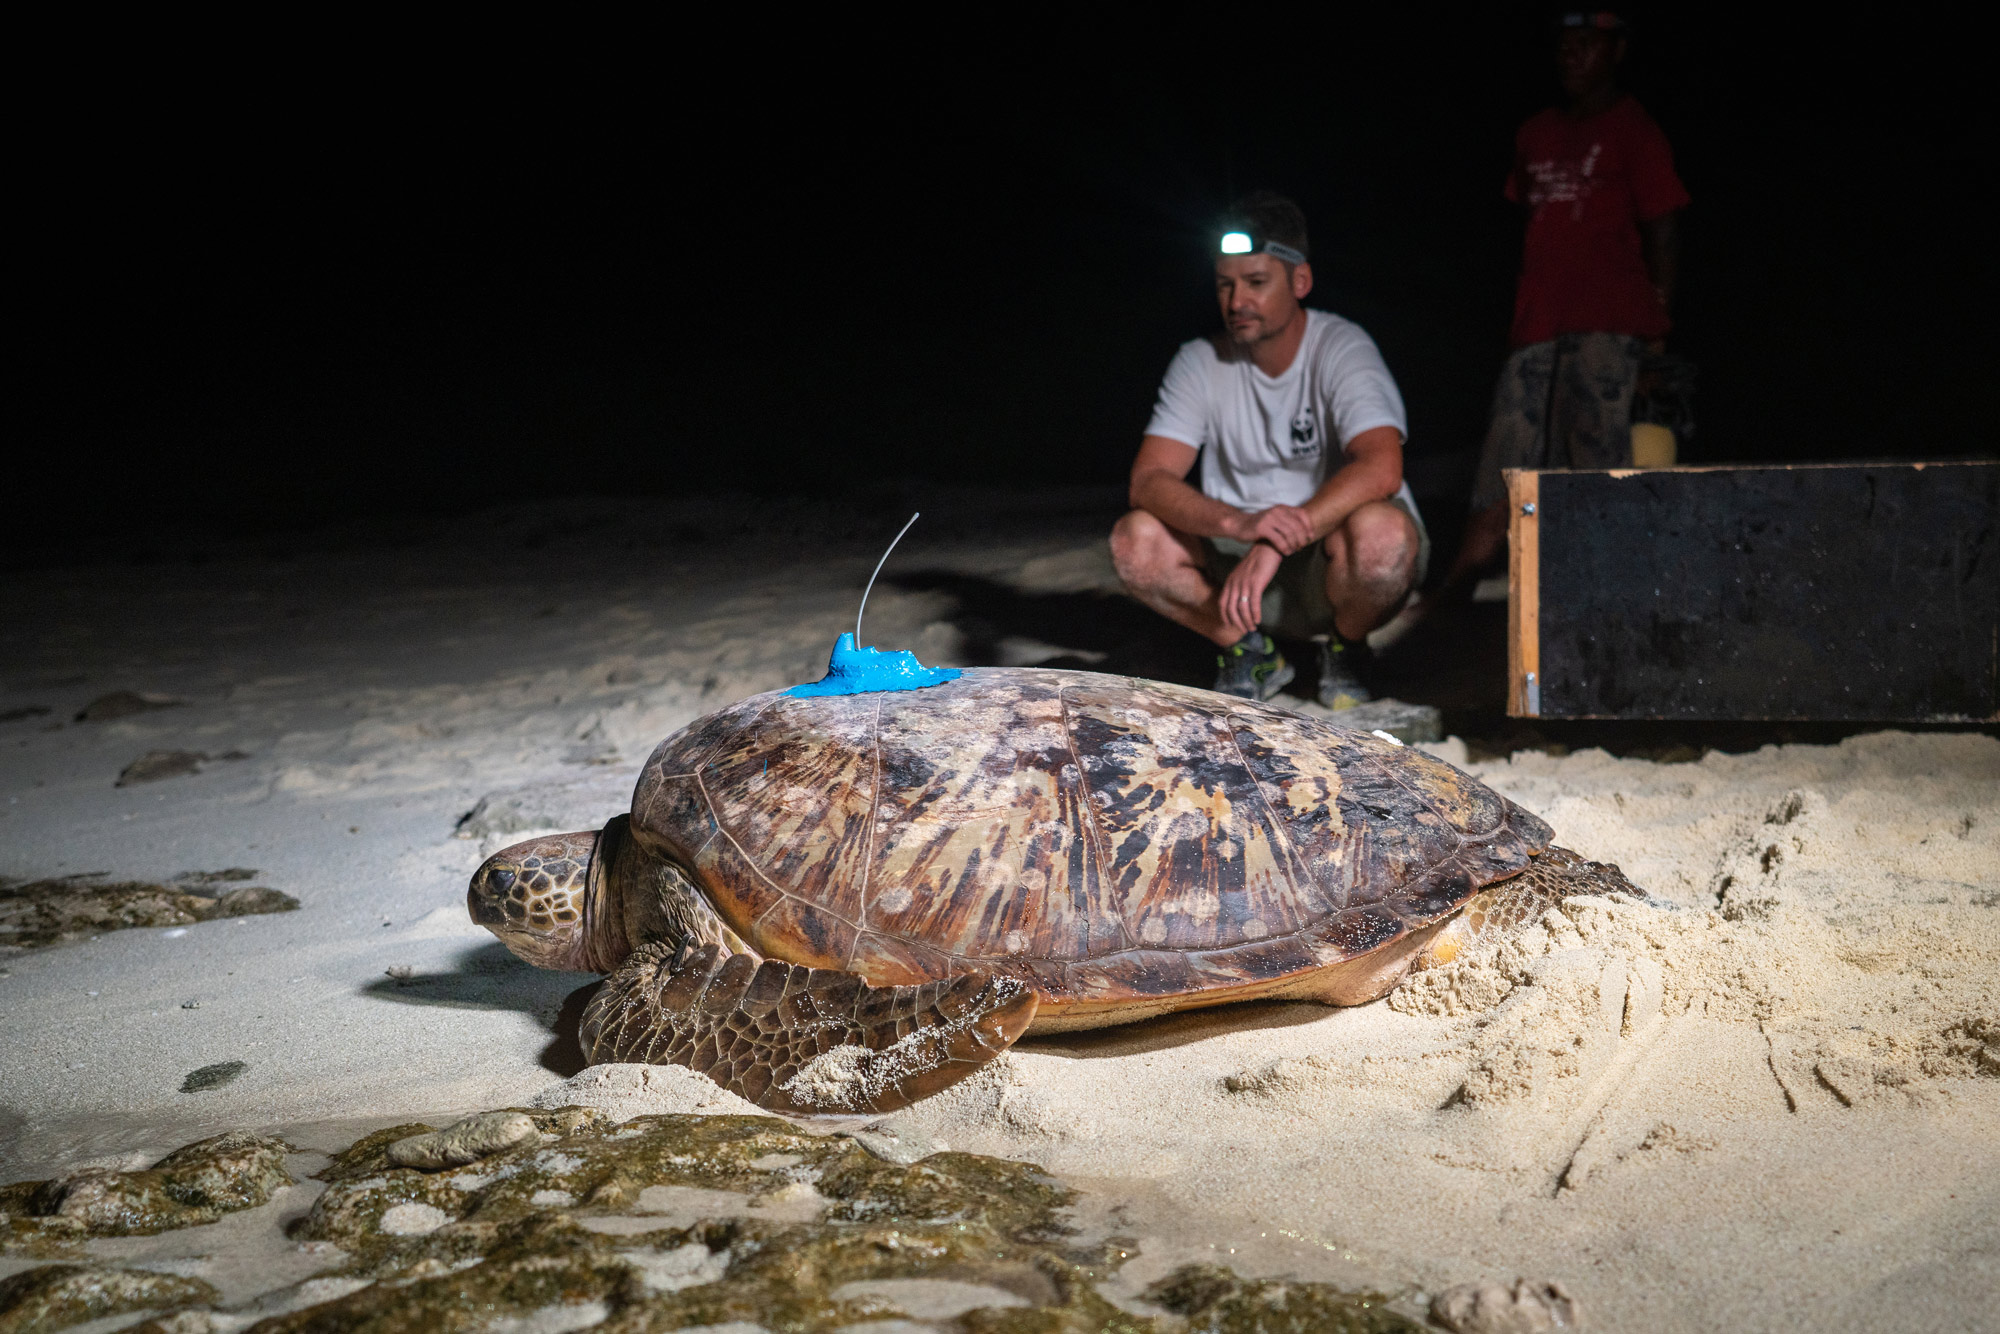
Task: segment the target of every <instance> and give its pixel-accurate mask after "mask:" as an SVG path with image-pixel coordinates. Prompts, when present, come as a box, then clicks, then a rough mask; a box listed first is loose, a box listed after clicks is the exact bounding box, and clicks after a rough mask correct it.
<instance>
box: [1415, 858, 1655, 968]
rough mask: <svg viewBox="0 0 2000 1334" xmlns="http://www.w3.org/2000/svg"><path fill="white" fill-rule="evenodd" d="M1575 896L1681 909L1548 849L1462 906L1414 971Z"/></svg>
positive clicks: (1524, 924)
mask: <svg viewBox="0 0 2000 1334" xmlns="http://www.w3.org/2000/svg"><path fill="white" fill-rule="evenodd" d="M1579 894H1596V895H1601V896H1603V897H1605V898H1614V899H1631V900H1633V901H1635V902H1638V903H1643V904H1645V905H1646V906H1647V907H1650V908H1662V909H1667V910H1673V909H1676V908H1677V907H1678V906H1679V905H1677V904H1673V903H1669V902H1667V901H1665V900H1664V899H1656V898H1654V897H1653V896H1652V895H1651V894H1648V893H1647V892H1646V891H1645V890H1643V889H1640V888H1639V887H1638V886H1637V885H1635V884H1633V883H1632V882H1631V881H1630V880H1628V879H1626V878H1625V872H1623V871H1621V870H1620V869H1618V867H1617V865H1616V864H1614V863H1612V862H1594V861H1591V860H1590V859H1589V858H1587V857H1584V856H1582V855H1581V854H1579V853H1575V852H1571V851H1570V850H1569V849H1568V848H1559V847H1555V846H1553V845H1551V846H1550V847H1548V848H1546V849H1544V850H1543V851H1542V852H1540V853H1538V854H1537V855H1536V856H1535V857H1534V858H1533V859H1532V860H1530V861H1529V863H1528V867H1527V869H1526V870H1524V871H1522V872H1521V874H1519V875H1517V876H1513V877H1510V878H1509V879H1506V880H1502V881H1500V882H1499V883H1497V884H1492V885H1488V886H1487V887H1486V888H1485V889H1482V890H1480V891H1479V892H1478V893H1477V894H1474V895H1473V896H1472V897H1471V898H1469V899H1467V900H1466V901H1465V907H1464V909H1463V910H1461V911H1460V913H1459V915H1458V916H1457V917H1455V918H1453V919H1452V921H1451V922H1450V924H1449V925H1447V926H1446V927H1445V929H1444V930H1442V931H1440V932H1438V934H1437V935H1436V936H1434V937H1433V938H1432V939H1431V943H1430V945H1429V947H1428V948H1426V949H1425V951H1424V952H1423V953H1422V954H1421V955H1419V956H1418V958H1417V960H1416V962H1415V964H1414V965H1412V967H1413V968H1415V969H1423V968H1435V967H1437V966H1438V965H1439V964H1446V963H1450V962H1451V961H1452V960H1453V959H1456V958H1457V957H1458V956H1459V955H1461V954H1463V953H1465V952H1466V951H1467V950H1470V949H1474V948H1477V947H1478V946H1480V945H1484V944H1487V943H1488V942H1491V941H1495V940H1500V939H1503V938H1504V937H1507V936H1510V935H1513V934H1515V933H1516V932H1519V931H1524V930H1526V929H1527V928H1528V927H1530V926H1532V925H1534V924H1535V923H1536V922H1539V921H1541V920H1542V914H1543V913H1545V912H1547V911H1548V910H1549V909H1550V908H1553V907H1555V906H1556V905H1557V904H1558V903H1561V902H1562V901H1563V900H1564V899H1568V898H1574V897H1576V896H1577V895H1579Z"/></svg>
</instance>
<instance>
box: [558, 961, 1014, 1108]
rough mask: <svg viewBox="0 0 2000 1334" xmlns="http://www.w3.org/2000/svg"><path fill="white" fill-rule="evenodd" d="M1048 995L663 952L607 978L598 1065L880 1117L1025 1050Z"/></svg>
mask: <svg viewBox="0 0 2000 1334" xmlns="http://www.w3.org/2000/svg"><path fill="white" fill-rule="evenodd" d="M1035 1005H1036V997H1035V993H1034V992H1033V991H1032V990H1031V989H1029V988H1028V987H1026V986H1024V985H1023V984H1021V983H1019V982H1016V981H1014V980H1012V979H1011V978H1001V977H993V976H991V975H990V974H986V973H981V972H968V973H963V974H960V975H959V976H957V977H953V978H947V979H946V980H944V981H942V982H926V983H924V984H923V985H921V986H913V987H871V986H869V985H868V984H867V983H866V982H864V981H862V980H861V979H860V978H859V977H856V976H855V975H854V974H852V973H842V972H837V971H835V970H833V969H828V968H807V967H805V966H803V965H800V964H791V963H783V962H780V961H779V960H776V959H765V960H763V961H761V962H759V961H758V960H756V959H752V958H750V957H748V956H746V955H741V954H728V953H725V952H724V951H723V950H722V949H721V948H720V947H718V946H715V945H704V946H702V947H701V948H699V949H696V950H693V951H691V952H689V953H688V954H687V955H686V957H685V958H683V959H681V960H680V961H679V962H678V965H677V964H676V961H675V958H674V951H673V950H671V949H669V948H667V947H666V946H665V945H660V944H654V945H647V946H643V947H641V948H640V949H639V950H637V951H635V952H634V953H633V955H632V957H631V958H630V959H628V960H627V961H626V963H625V965H624V966H623V967H622V968H620V969H619V970H618V971H617V972H615V973H613V974H612V975H611V976H610V977H609V978H607V979H605V983H604V988H603V990H601V991H599V992H598V993H597V995H596V996H595V997H594V998H593V999H592V1000H591V1002H590V1004H589V1005H588V1006H587V1007H585V1009H584V1012H583V1024H582V1030H581V1034H580V1036H581V1038H582V1042H583V1050H584V1054H585V1055H586V1056H587V1057H588V1058H589V1059H590V1061H591V1063H592V1064H599V1063H602V1062H607V1061H634V1062H644V1063H647V1064H653V1065H669V1064H671V1065H684V1066H687V1067H688V1068H689V1069H691V1070H698V1071H700V1072H701V1073H702V1074H704V1075H707V1076H708V1077H709V1078H710V1079H713V1080H714V1081H715V1082H716V1083H718V1084H720V1085H722V1087H724V1088H726V1089H728V1090H729V1091H730V1092H732V1093H736V1094H740V1095H741V1096H743V1097H745V1098H748V1099H749V1100H750V1101H751V1102H754V1103H756V1104H757V1105H758V1106H759V1107H763V1108H766V1109H767V1110H770V1111H774V1112H804V1113H822V1114H824V1113H835V1114H840V1113H869V1114H872V1113H877V1112H892V1111H894V1110H896V1109H897V1108H899V1107H906V1106H908V1105H909V1104H910V1103H913V1102H915V1101H916V1100H917V1099H919V1098H923V1097H928V1096H929V1095H931V1094H933V1093H936V1092H938V1091H939V1090H941V1089H944V1088H948V1087H950V1086H951V1085H953V1084H956V1083H957V1082H958V1081H959V1080H961V1079H963V1078H965V1077H966V1076H967V1075H969V1074H971V1073H972V1072H973V1071H975V1070H977V1069H978V1068H979V1067H980V1066H982V1065H985V1064H986V1063H987V1062H988V1061H990V1060H992V1059H993V1058H994V1057H996V1056H998V1055H999V1054H1000V1053H1001V1052H1003V1051H1005V1050H1007V1048H1009V1047H1011V1046H1013V1045H1014V1042H1015V1040H1016V1039H1018V1038H1019V1037H1020V1036H1021V1034H1023V1033H1025V1032H1027V1030H1028V1024H1029V1022H1030V1021H1032V1020H1033V1019H1034V1017H1035Z"/></svg>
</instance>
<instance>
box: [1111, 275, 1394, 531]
mask: <svg viewBox="0 0 2000 1334" xmlns="http://www.w3.org/2000/svg"><path fill="white" fill-rule="evenodd" d="M1219 341H1220V342H1221V343H1222V346H1221V348H1220V349H1218V347H1217V342H1219ZM1377 426H1393V427H1395V428H1396V430H1397V432H1398V433H1399V434H1400V435H1402V436H1403V437H1404V438H1405V439H1407V438H1408V437H1409V433H1410V428H1409V425H1408V422H1407V419H1406V418H1405V417H1404V415H1403V396H1402V395H1401V394H1399V393H1397V392H1396V381H1395V379H1394V377H1392V376H1391V375H1390V374H1389V368H1388V366H1386V365H1384V364H1383V361H1382V354H1381V353H1380V352H1379V351H1377V350H1376V348H1375V340H1374V339H1372V338H1370V337H1369V336H1368V335H1367V333H1366V332H1364V331H1363V329H1362V328H1361V326H1360V325H1358V324H1355V323H1354V322H1352V321H1351V320H1343V319H1342V318H1340V316H1338V315H1329V314H1328V313H1327V312H1325V311H1323V310H1308V311H1307V312H1306V336H1305V340H1304V341H1303V342H1302V343H1301V344H1300V345H1299V354H1298V355H1297V356H1296V357H1293V358H1292V364H1291V365H1290V366H1288V367H1286V368H1285V372H1284V374H1282V375H1279V376H1276V377H1272V376H1269V375H1266V374H1264V372H1262V371H1260V370H1258V369H1257V366H1256V363H1254V362H1252V361H1251V360H1250V357H1249V354H1248V353H1247V352H1245V351H1243V350H1242V349H1241V348H1238V347H1236V346H1235V345H1234V344H1231V343H1228V342H1226V341H1222V340H1210V339H1207V338H1197V339H1195V340H1194V341H1193V342H1191V343H1183V344H1181V350H1180V351H1179V352H1178V353H1177V354H1176V355H1175V356H1174V359H1173V361H1172V363H1171V364H1169V365H1168V367H1167V373H1166V376H1165V377H1164V378H1163V379H1162V380H1161V381H1160V399H1159V402H1158V403H1157V404H1156V405H1155V406H1154V408H1153V420H1152V422H1151V423H1150V424H1149V425H1148V426H1147V427H1146V434H1147V435H1163V436H1166V437H1167V438H1168V439H1170V440H1179V441H1181V442H1183V443H1185V444H1189V445H1193V446H1194V447H1195V448H1197V449H1199V450H1201V451H1202V455H1201V489H1202V492H1203V493H1204V494H1206V495H1209V496H1213V497H1214V498H1215V499H1217V500H1220V501H1223V502H1224V503H1226V504H1230V505H1234V506H1236V508H1238V509H1240V510H1246V511H1249V512H1251V513H1255V512H1257V511H1258V510H1263V509H1269V508H1270V507H1271V506H1273V505H1303V504H1305V503H1306V501H1308V500H1310V499H1311V498H1312V494H1313V492H1315V491H1317V490H1319V488H1320V484H1321V483H1323V482H1325V481H1326V479H1327V477H1328V475H1329V474H1330V473H1333V472H1335V471H1338V469H1339V467H1340V464H1339V463H1338V462H1333V461H1331V460H1333V459H1334V458H1335V457H1336V456H1337V455H1339V454H1344V453H1345V452H1346V449H1347V442H1348V441H1350V440H1352V439H1354V437H1355V436H1357V435H1360V434H1361V433H1362V432H1363V431H1369V430H1373V429H1374V428H1375V427H1377ZM1328 440H1332V441H1335V442H1336V446H1335V447H1334V448H1329V447H1328V445H1327V441H1328ZM1396 494H1397V497H1398V498H1399V499H1400V500H1401V501H1402V502H1403V504H1404V505H1406V506H1408V507H1409V511H1410V514H1411V516H1412V517H1416V514H1417V503H1416V500H1415V499H1414V498H1413V497H1412V496H1411V494H1410V484H1409V483H1408V482H1404V483H1403V485H1402V488H1401V489H1400V490H1399V491H1398V492H1397V493H1396ZM1418 522H1419V523H1421V522H1422V520H1421V519H1419V520H1418Z"/></svg>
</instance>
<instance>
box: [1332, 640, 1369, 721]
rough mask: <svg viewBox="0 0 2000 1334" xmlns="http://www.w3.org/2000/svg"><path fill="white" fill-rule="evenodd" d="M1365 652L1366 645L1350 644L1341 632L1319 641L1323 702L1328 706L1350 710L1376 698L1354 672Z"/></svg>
mask: <svg viewBox="0 0 2000 1334" xmlns="http://www.w3.org/2000/svg"><path fill="white" fill-rule="evenodd" d="M1366 651H1367V650H1366V648H1365V647H1364V646H1363V645H1360V644H1354V643H1350V642H1348V641H1347V640H1345V639H1342V638H1341V637H1340V636H1339V635H1328V636H1327V637H1326V638H1325V639H1322V640H1321V641H1320V642H1319V702H1320V703H1321V704H1323V705H1325V706H1326V707H1327V708H1329V709H1351V708H1353V707H1354V706H1355V705H1357V704H1366V703H1367V702H1368V701H1369V700H1371V699H1374V698H1375V696H1374V695H1372V694H1370V693H1369V691H1368V687H1367V686H1365V685H1362V684H1361V678H1360V677H1359V676H1356V675H1355V673H1354V669H1355V666H1356V663H1357V660H1358V659H1359V658H1360V657H1361V656H1362V655H1363V654H1364V653H1366Z"/></svg>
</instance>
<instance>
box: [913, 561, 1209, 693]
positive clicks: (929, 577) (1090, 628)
mask: <svg viewBox="0 0 2000 1334" xmlns="http://www.w3.org/2000/svg"><path fill="white" fill-rule="evenodd" d="M894 583H895V585H896V587H898V588H902V589H906V590H908V591H910V592H915V593H945V594H948V595H950V597H951V598H952V600H953V601H954V602H955V603H956V604H957V605H956V608H955V609H954V610H953V611H952V612H951V614H950V615H949V616H947V617H946V619H947V620H948V621H949V622H950V623H951V625H952V626H953V628H955V629H956V630H957V631H958V632H959V633H960V634H961V635H963V636H964V637H965V648H964V657H965V661H966V662H968V663H971V664H974V665H977V666H997V665H1002V664H1006V663H1007V660H1008V657H1009V652H1008V650H1009V647H1010V646H1009V645H1008V644H1007V642H1006V641H1008V640H1016V641H1020V640H1026V641H1032V642H1034V643H1036V644H1041V645H1047V646H1049V647H1051V648H1057V649H1068V650H1070V652H1067V653H1061V654H1057V655H1055V656H1051V657H1046V658H1038V659H1037V660H1036V661H1035V662H1034V664H1033V665H1035V666H1037V667H1067V668H1073V669H1076V670H1079V671H1087V672H1115V673H1118V674H1121V675H1129V676H1145V677H1151V678H1153V679H1154V680H1158V681H1178V682H1183V683H1185V684H1188V685H1204V686H1205V685H1207V684H1208V683H1209V682H1210V681H1211V680H1213V679H1214V676H1215V649H1214V647H1213V646H1212V645H1210V644H1209V643H1208V642H1207V641H1205V640H1203V639H1202V638H1201V637H1200V636H1198V635H1195V634H1192V633H1190V632H1189V631H1187V630H1184V629H1182V628H1181V627H1179V626H1177V625H1175V624H1173V622H1171V621H1168V620H1166V619H1165V618H1164V617H1161V616H1159V615H1156V614H1155V613H1153V612H1151V611H1148V610H1147V609H1146V608H1145V607H1143V606H1141V605H1140V604H1139V603H1137V602H1135V601H1133V600H1132V599H1131V598H1129V597H1127V596H1126V595H1125V594H1123V593H1114V592H1110V591H1107V590H1101V589H1086V590H1083V591H1080V592H1067V593H1023V592H1021V591H1020V590H1019V589H1015V588H1009V587H1008V586H1007V585H1005V584H1001V583H995V582H994V581H993V580H991V579H982V578H980V577H978V576H976V575H969V574H959V573H956V572H953V571H949V570H918V571H916V572H914V573H911V574H906V575H902V576H900V577H899V578H897V579H896V580H895V581H894ZM1014 665H1025V664H1021V663H1016V664H1014Z"/></svg>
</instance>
